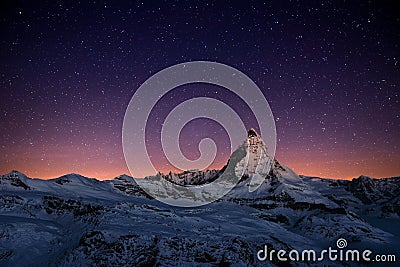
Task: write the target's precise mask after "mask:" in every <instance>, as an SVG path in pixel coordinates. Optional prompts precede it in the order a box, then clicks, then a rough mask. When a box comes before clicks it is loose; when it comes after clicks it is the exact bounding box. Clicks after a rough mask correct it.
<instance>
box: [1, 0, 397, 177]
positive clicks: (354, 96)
mask: <svg viewBox="0 0 400 267" xmlns="http://www.w3.org/2000/svg"><path fill="white" fill-rule="evenodd" d="M126 2H128V1H126ZM234 2H243V3H234ZM244 2H247V1H218V2H205V1H182V2H175V1H143V2H131V3H124V1H115V2H110V1H70V2H64V1H62V2H60V1H39V2H38V1H2V2H1V4H0V5H1V6H0V14H1V16H0V31H1V42H0V60H1V64H0V86H1V89H0V129H1V130H0V131H1V133H0V152H1V153H0V173H7V172H9V171H11V170H12V169H17V170H19V171H21V172H24V173H25V174H27V175H28V176H30V177H41V178H45V179H47V178H52V177H58V176H60V175H63V174H65V173H72V172H74V173H80V174H83V175H86V176H89V177H97V178H99V179H107V178H108V179H110V178H113V177H115V176H117V175H119V174H122V173H128V169H127V167H126V164H125V161H124V156H123V152H122V144H121V135H122V130H121V129H122V122H123V118H124V113H125V109H126V107H127V105H128V103H129V101H130V99H131V97H132V96H133V94H134V93H135V90H136V89H137V88H138V87H139V86H140V85H141V84H142V83H143V82H144V81H145V80H146V79H147V78H149V77H150V76H151V75H153V74H155V73H157V72H158V71H160V70H162V69H164V68H166V67H168V66H171V65H174V64H178V63H182V62H187V61H193V60H207V61H216V62H220V63H224V64H227V65H229V66H232V67H234V68H236V69H238V70H240V71H242V72H244V73H246V74H247V75H248V76H249V77H250V78H251V79H253V80H254V81H255V82H256V84H257V85H258V86H259V87H260V89H261V90H262V92H263V94H264V95H265V97H266V99H267V100H268V101H269V103H270V106H271V109H272V111H273V114H274V116H275V120H276V127H277V136H278V141H277V152H276V157H277V158H278V160H279V161H281V162H282V163H284V164H286V165H288V166H290V167H291V168H293V169H294V170H295V171H296V172H298V173H300V174H304V175H313V176H321V177H331V178H341V179H349V178H352V177H357V176H359V175H361V174H365V175H369V176H373V177H388V176H394V175H400V164H399V162H400V134H399V133H400V105H399V102H400V91H399V85H400V83H399V82H400V72H399V66H400V62H399V60H400V49H399V44H400V14H399V11H398V9H397V8H396V7H395V2H396V1H392V2H390V1H372V2H371V1H358V2H357V1H351V2H348V1H346V2H344V1H275V2H249V3H244ZM195 96H209V97H214V98H217V99H220V100H222V101H224V102H226V103H228V104H229V105H231V106H232V107H233V108H234V109H235V110H237V111H238V113H239V114H241V116H243V118H244V120H245V123H246V126H248V127H249V128H250V127H252V125H253V122H254V118H252V116H251V110H249V109H248V108H246V106H245V105H244V104H243V103H242V102H241V101H240V99H237V97H235V96H232V95H231V94H230V93H229V92H227V91H226V90H225V89H224V88H219V87H217V86H213V85H205V84H188V85H185V86H182V87H179V88H176V89H175V90H173V91H172V92H170V93H169V94H168V95H166V96H164V97H163V98H162V99H161V100H160V101H159V103H158V104H157V106H156V107H155V109H154V110H153V111H152V113H151V114H150V118H149V122H148V125H147V129H151V130H152V131H150V134H149V136H146V140H147V143H146V144H147V147H148V148H149V151H150V153H151V154H152V158H153V160H154V164H155V165H156V166H157V168H158V169H160V170H163V171H168V170H169V169H172V170H173V168H172V167H171V166H169V165H168V162H166V161H165V158H164V157H163V156H162V150H161V149H160V131H161V127H162V122H163V118H165V117H166V115H167V114H168V112H169V111H170V110H172V109H173V106H174V105H177V104H179V103H180V102H181V101H184V100H186V99H189V98H191V97H195ZM203 137H213V138H215V140H216V143H217V144H218V148H219V149H218V154H217V158H216V160H215V162H214V163H213V166H211V167H220V166H222V165H223V164H225V162H226V160H227V159H228V158H229V151H228V152H227V149H226V148H227V147H228V146H229V142H227V133H226V132H225V131H224V129H222V128H221V126H220V125H219V124H217V123H215V122H213V121H210V120H208V119H198V120H194V121H192V122H191V123H189V124H188V125H187V126H186V127H185V128H184V129H183V131H182V135H181V140H180V141H181V147H182V151H183V153H184V154H185V155H186V156H187V157H188V158H192V159H195V158H196V157H197V156H198V149H197V145H198V142H199V140H201V138H203ZM244 138H245V137H244Z"/></svg>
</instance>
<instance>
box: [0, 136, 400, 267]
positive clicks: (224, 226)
mask: <svg viewBox="0 0 400 267" xmlns="http://www.w3.org/2000/svg"><path fill="white" fill-rule="evenodd" d="M267 151H268V150H267V148H266V147H265V144H264V142H263V141H262V140H261V138H260V137H259V136H258V134H257V133H256V132H255V131H254V133H253V132H251V131H249V135H248V138H247V139H246V140H245V142H244V143H243V145H242V146H241V147H239V148H238V150H237V151H235V152H234V153H233V154H232V157H231V159H230V160H229V163H228V164H227V166H225V167H224V169H223V170H212V171H205V172H201V171H198V170H193V171H187V172H184V173H182V174H173V173H169V174H166V175H164V174H158V176H155V177H148V178H146V179H141V180H139V179H134V178H132V177H130V176H127V175H121V176H118V177H116V178H114V179H112V180H108V181H98V180H96V179H93V178H86V177H83V176H80V175H78V174H69V175H65V176H62V177H59V178H56V179H51V180H40V179H31V178H28V177H26V176H25V175H24V174H22V173H19V172H17V171H12V172H11V173H9V174H5V175H2V176H0V192H1V195H0V266H87V265H89V266H177V265H178V266H217V265H221V266H230V265H232V266H281V265H282V262H277V261H272V262H270V261H266V262H261V261H259V260H258V259H257V252H258V251H259V250H260V249H262V248H263V247H264V245H268V247H269V248H271V249H275V250H276V251H278V250H280V249H285V250H287V251H289V250H291V249H296V250H303V249H315V250H317V251H320V250H321V249H325V248H327V247H328V246H331V247H336V240H337V239H338V238H345V239H346V240H347V242H348V247H350V248H360V249H366V248H368V249H370V250H372V251H374V252H376V253H378V252H380V253H390V254H397V259H398V258H399V257H400V255H398V249H396V248H398V247H399V245H400V231H399V230H398V229H400V210H399V207H400V200H399V196H400V194H399V193H400V177H394V178H385V179H372V178H369V177H365V176H361V177H359V178H356V179H353V180H352V181H346V180H332V179H322V178H316V177H304V176H298V175H297V174H296V173H294V172H293V171H292V170H290V168H288V167H286V166H284V165H283V164H281V163H279V162H278V161H277V160H276V159H271V158H269V157H268V154H267ZM243 160H245V161H247V162H248V163H249V164H247V165H246V164H244V163H243ZM254 162H259V163H260V162H261V163H262V164H270V165H269V171H268V173H263V171H264V169H263V168H260V166H258V165H254ZM267 169H268V168H267ZM222 173H225V174H224V175H237V174H238V173H240V174H241V177H239V183H238V184H237V186H235V187H234V188H233V190H232V191H230V192H229V193H228V194H227V195H225V197H224V198H222V199H220V200H218V201H216V202H213V203H211V204H209V205H206V206H202V207H198V208H180V207H172V206H168V205H166V204H163V203H161V202H159V201H157V200H155V199H153V197H152V196H150V195H148V194H147V193H146V192H145V191H144V190H143V189H142V188H141V187H140V186H139V185H138V182H139V181H140V184H143V183H148V184H149V185H150V186H152V185H153V183H155V182H156V181H157V179H158V178H160V176H161V175H162V176H163V178H165V179H166V180H167V182H174V183H176V184H180V185H187V186H191V185H193V184H207V183H210V182H214V181H217V179H218V178H219V176H220V175H222ZM157 177H158V178H157ZM260 177H261V178H260ZM261 179H262V180H261ZM260 181H261V182H260ZM217 186H218V183H217ZM288 264H289V265H288V266H290V265H292V266H296V265H301V266H303V265H310V266H318V265H321V264H325V265H331V266H332V265H333V266H357V263H356V262H339V261H336V262H328V261H325V262H306V263H305V262H298V263H296V262H290V263H288ZM359 264H360V265H362V264H363V263H359ZM394 266H395V265H394Z"/></svg>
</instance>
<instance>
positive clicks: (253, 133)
mask: <svg viewBox="0 0 400 267" xmlns="http://www.w3.org/2000/svg"><path fill="white" fill-rule="evenodd" d="M254 137H259V135H258V133H257V132H256V130H254V128H251V129H250V130H249V131H248V132H247V138H254Z"/></svg>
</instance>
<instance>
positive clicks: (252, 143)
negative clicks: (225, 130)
mask: <svg viewBox="0 0 400 267" xmlns="http://www.w3.org/2000/svg"><path fill="white" fill-rule="evenodd" d="M244 148H245V151H246V156H245V157H244V158H242V160H241V161H239V162H238V163H237V164H236V167H235V174H236V176H242V177H245V178H246V177H248V178H251V183H250V184H254V187H255V188H257V187H258V186H259V185H260V184H261V183H262V181H263V180H264V179H265V177H266V176H267V175H268V173H269V171H270V170H271V166H272V161H273V160H272V159H271V158H270V157H269V155H268V149H267V146H266V145H265V143H264V141H263V140H262V138H261V136H260V135H259V134H258V133H257V132H256V130H254V129H253V128H251V129H250V130H249V131H248V132H247V139H246V141H245V142H244ZM254 190H255V189H254Z"/></svg>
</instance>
